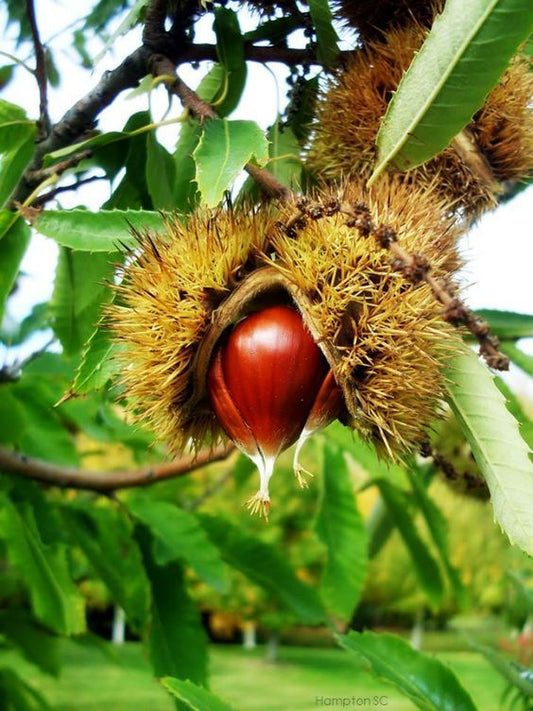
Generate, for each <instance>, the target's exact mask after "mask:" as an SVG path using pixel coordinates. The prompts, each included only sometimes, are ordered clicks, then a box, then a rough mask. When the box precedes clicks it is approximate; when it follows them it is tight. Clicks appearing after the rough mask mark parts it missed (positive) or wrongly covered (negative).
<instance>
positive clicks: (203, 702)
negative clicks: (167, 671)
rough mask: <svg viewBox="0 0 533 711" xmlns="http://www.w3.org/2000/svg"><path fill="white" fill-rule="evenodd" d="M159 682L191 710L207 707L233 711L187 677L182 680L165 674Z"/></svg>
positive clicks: (213, 710) (216, 710)
mask: <svg viewBox="0 0 533 711" xmlns="http://www.w3.org/2000/svg"><path fill="white" fill-rule="evenodd" d="M161 683H162V684H163V686H164V687H165V689H166V690H167V691H169V692H170V693H171V694H172V695H173V696H175V697H176V698H177V699H179V700H180V701H183V702H184V703H185V704H186V705H187V708H188V709H191V711H207V709H209V711H233V707H232V706H229V705H228V704H227V703H226V702H225V701H222V699H221V698H219V697H218V696H215V695H214V694H212V693H211V692H210V691H207V689H204V688H202V687H201V686H197V685H196V684H193V683H192V681H190V680H189V679H186V680H185V681H183V680H182V679H174V678H173V677H171V676H167V677H165V678H164V679H161Z"/></svg>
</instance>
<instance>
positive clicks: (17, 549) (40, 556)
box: [3, 497, 85, 635]
mask: <svg viewBox="0 0 533 711" xmlns="http://www.w3.org/2000/svg"><path fill="white" fill-rule="evenodd" d="M3 515H4V532H5V537H6V544H7V551H8V557H9V560H10V562H11V564H12V565H14V566H15V567H16V568H17V569H18V571H19V573H20V575H21V576H22V578H23V579H24V582H25V584H26V587H27V589H28V592H29V595H30V600H31V604H32V608H33V612H34V614H35V616H36V617H37V618H38V619H39V620H41V622H43V623H44V624H45V625H47V626H48V627H50V628H51V629H52V630H54V631H55V632H58V633H59V634H67V635H70V634H79V633H81V632H84V631H85V617H84V603H83V598H82V597H81V596H80V594H79V592H78V591H77V589H76V586H75V585H74V583H73V582H72V579H71V577H70V574H69V571H68V565H67V559H66V550H65V546H63V545H60V544H58V543H55V544H52V543H48V544H47V543H46V542H45V541H44V540H43V534H44V535H46V530H45V529H44V528H43V527H42V526H41V527H40V526H39V524H38V519H37V516H36V512H35V510H34V507H33V506H32V504H31V503H30V502H28V501H26V502H25V501H17V502H13V501H11V499H10V498H9V497H6V499H5V504H4V507H3Z"/></svg>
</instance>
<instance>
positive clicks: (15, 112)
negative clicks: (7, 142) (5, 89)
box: [0, 99, 27, 150]
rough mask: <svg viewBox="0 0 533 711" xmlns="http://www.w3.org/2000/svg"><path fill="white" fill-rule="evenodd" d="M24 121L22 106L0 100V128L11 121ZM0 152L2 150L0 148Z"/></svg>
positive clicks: (24, 115) (24, 114)
mask: <svg viewBox="0 0 533 711" xmlns="http://www.w3.org/2000/svg"><path fill="white" fill-rule="evenodd" d="M25 119H26V120H27V117H26V112H25V111H24V109H23V108H22V106H17V104H12V103H11V102H10V101H5V99H0V126H2V125H3V124H6V123H11V122H13V121H24V120H25ZM0 150H2V149H1V147H0Z"/></svg>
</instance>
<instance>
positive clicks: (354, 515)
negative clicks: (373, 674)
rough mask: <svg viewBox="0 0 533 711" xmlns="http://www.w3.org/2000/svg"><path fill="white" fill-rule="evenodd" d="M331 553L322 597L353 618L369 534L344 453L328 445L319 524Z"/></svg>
mask: <svg viewBox="0 0 533 711" xmlns="http://www.w3.org/2000/svg"><path fill="white" fill-rule="evenodd" d="M315 528H316V532H317V534H318V537H319V538H320V540H321V541H322V543H324V545H325V546H326V548H327V552H328V559H327V564H326V567H325V569H324V573H323V575H322V580H321V587H322V597H323V599H324V600H325V602H326V605H327V607H328V609H329V610H331V612H333V613H334V614H335V615H336V616H338V617H340V618H341V619H342V620H349V619H351V615H352V614H353V611H354V609H355V606H356V604H357V601H358V599H359V596H360V594H361V590H362V587H363V583H364V579H365V572H366V562H367V555H366V542H367V541H366V532H365V527H364V524H363V520H362V518H361V515H360V513H359V511H358V510H357V504H356V501H355V497H354V493H353V484H352V481H351V479H350V473H349V471H348V467H347V466H346V461H345V459H344V453H343V450H341V449H340V448H338V447H332V446H331V444H329V443H328V442H326V444H325V446H324V467H323V488H322V492H321V501H320V507H319V510H318V516H317V520H316V524H315Z"/></svg>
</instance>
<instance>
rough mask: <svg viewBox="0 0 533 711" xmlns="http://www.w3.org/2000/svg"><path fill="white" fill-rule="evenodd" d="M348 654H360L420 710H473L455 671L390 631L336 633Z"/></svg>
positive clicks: (360, 656) (373, 669)
mask: <svg viewBox="0 0 533 711" xmlns="http://www.w3.org/2000/svg"><path fill="white" fill-rule="evenodd" d="M337 639H338V641H339V643H340V644H341V645H342V646H343V647H344V648H345V649H347V650H348V652H350V653H351V654H355V655H357V657H359V658H362V659H363V660H364V661H365V662H366V663H367V665H368V666H369V668H370V671H371V672H372V673H373V674H374V675H375V676H377V677H378V678H380V679H383V680H384V681H387V682H388V683H390V684H393V685H394V686H395V687H396V688H397V689H398V691H400V692H401V693H402V694H404V695H405V696H407V697H408V698H409V699H410V700H411V701H412V702H413V703H414V704H415V706H417V707H418V708H419V709H423V710H424V711H476V707H475V706H474V703H473V701H472V699H471V698H470V695H469V694H468V692H467V691H466V690H465V689H464V687H463V686H462V685H461V684H460V682H459V680H458V679H457V677H456V676H455V674H454V673H453V672H452V671H451V669H449V668H448V667H446V666H445V665H444V664H443V663H442V662H440V661H438V660H437V659H435V658H434V657H427V656H425V655H424V654H421V653H420V652H417V651H415V650H414V649H412V648H411V647H410V646H409V644H407V642H404V641H403V640H402V639H400V638H399V637H395V636H394V635H391V634H379V635H378V634H374V633H373V632H363V633H357V632H350V633H349V634H347V635H345V636H338V637H337Z"/></svg>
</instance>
